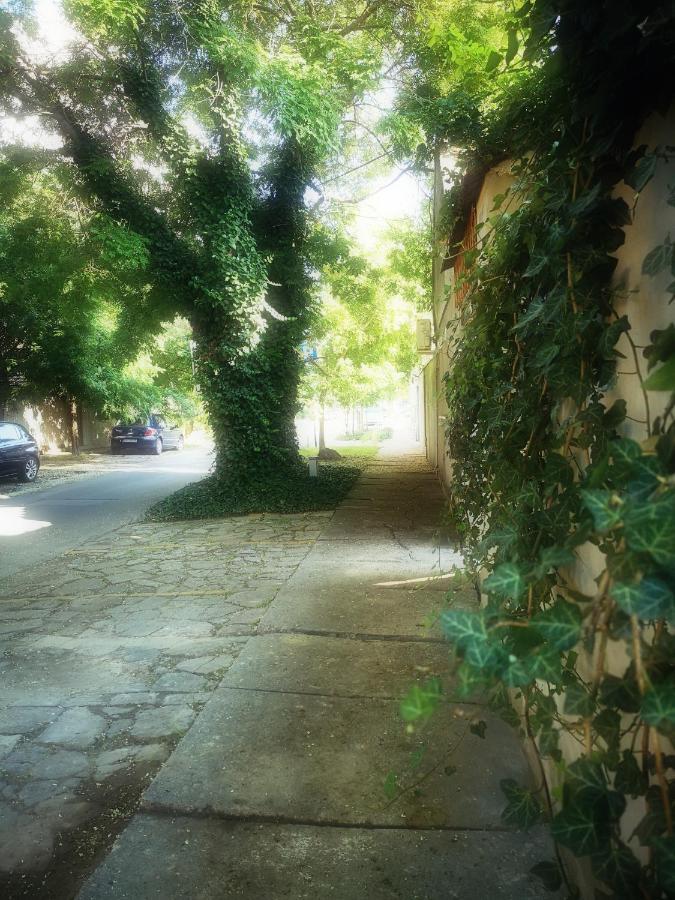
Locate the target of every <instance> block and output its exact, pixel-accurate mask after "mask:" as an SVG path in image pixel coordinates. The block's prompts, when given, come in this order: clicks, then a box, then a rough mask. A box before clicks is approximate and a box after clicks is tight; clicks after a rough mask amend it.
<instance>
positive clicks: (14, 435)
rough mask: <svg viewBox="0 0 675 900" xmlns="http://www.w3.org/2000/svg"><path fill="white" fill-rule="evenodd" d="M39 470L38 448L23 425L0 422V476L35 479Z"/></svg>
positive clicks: (20, 479) (21, 479)
mask: <svg viewBox="0 0 675 900" xmlns="http://www.w3.org/2000/svg"><path fill="white" fill-rule="evenodd" d="M39 471H40V448H39V447H38V445H37V441H36V440H35V438H34V437H33V436H32V435H30V434H28V432H27V431H26V429H25V428H24V427H23V425H17V424H16V423H15V422H0V476H6V475H14V476H16V477H17V478H18V479H19V481H35V479H36V478H37V474H38V472H39Z"/></svg>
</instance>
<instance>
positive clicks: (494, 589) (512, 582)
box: [483, 563, 525, 600]
mask: <svg viewBox="0 0 675 900" xmlns="http://www.w3.org/2000/svg"><path fill="white" fill-rule="evenodd" d="M483 588H484V590H485V591H486V592H487V593H489V594H495V595H496V596H497V597H511V598H512V599H513V600H518V599H520V597H521V596H522V595H523V593H524V592H525V579H524V578H523V576H522V573H521V571H520V569H519V568H518V566H517V565H516V564H515V563H502V564H501V565H500V566H497V568H496V569H495V570H494V572H493V573H492V574H491V575H489V576H488V577H487V578H486V579H485V581H484V582H483Z"/></svg>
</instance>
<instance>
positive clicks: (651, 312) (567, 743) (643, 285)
mask: <svg viewBox="0 0 675 900" xmlns="http://www.w3.org/2000/svg"><path fill="white" fill-rule="evenodd" d="M673 134H675V108H673V109H671V111H670V113H669V114H668V115H667V116H665V117H664V116H660V115H656V114H655V115H653V116H651V117H650V119H649V120H647V122H646V123H645V125H644V127H643V128H642V129H641V130H640V132H639V133H638V135H637V136H636V140H635V145H636V146H640V145H643V144H646V145H647V147H648V148H649V149H650V150H653V149H654V148H656V147H659V146H660V147H664V146H666V145H672V144H673ZM511 182H512V176H511V174H510V166H509V164H508V163H506V164H503V165H501V166H498V167H496V168H495V169H493V170H492V171H490V172H489V173H488V174H487V176H486V178H485V180H484V182H483V187H482V190H481V192H480V195H479V197H478V199H477V202H476V211H477V219H478V222H479V223H480V222H483V223H485V222H486V221H487V219H488V217H489V216H490V215H491V213H492V207H493V205H494V198H495V196H496V195H497V194H501V193H504V191H505V190H506V189H507V188H508V186H509V184H510V183H511ZM673 184H675V165H674V164H673V163H672V162H671V163H669V164H668V163H666V162H660V163H659V166H658V168H657V172H656V175H655V177H654V179H653V180H652V181H651V182H650V183H649V184H648V185H647V187H646V188H645V189H644V190H643V192H642V194H641V196H640V198H639V200H638V203H637V207H636V209H635V215H634V219H633V222H632V224H631V225H629V226H628V227H627V228H626V229H625V242H624V244H623V246H622V247H621V248H620V249H619V250H618V252H617V253H616V254H615V255H616V257H617V260H618V263H617V267H616V271H615V274H614V280H613V284H614V288H615V290H616V298H615V307H616V312H617V314H618V315H619V316H621V315H624V314H625V315H627V316H628V319H629V321H630V324H631V331H630V335H631V337H632V339H633V341H634V343H635V344H636V345H638V347H640V348H642V347H644V346H646V345H648V344H649V343H650V337H649V336H650V333H651V332H652V331H653V330H655V329H662V328H665V327H667V326H668V325H669V324H670V323H671V322H675V303H674V304H670V303H669V300H670V294H669V293H667V290H666V288H667V285H668V284H669V283H670V282H671V281H672V275H671V274H670V272H668V271H664V272H662V273H661V274H660V275H659V276H657V277H656V278H652V277H649V276H646V275H643V274H642V262H643V260H644V258H645V256H646V255H647V253H649V251H650V250H652V249H653V248H654V247H655V246H657V245H658V244H661V243H662V242H663V240H664V238H665V237H666V235H668V234H670V235H671V238H672V237H675V207H673V206H669V205H668V203H667V198H668V194H669V186H672V185H673ZM616 195H617V196H621V197H623V198H624V199H625V200H626V202H627V203H628V204H629V206H631V207H632V206H633V203H634V200H635V197H634V193H633V191H632V190H631V189H630V188H629V187H627V186H626V185H621V186H620V187H619V188H617V190H616ZM515 202H516V201H515V199H513V200H507V202H506V204H505V205H504V206H503V207H502V211H503V210H504V209H507V208H508V205H509V204H513V203H515ZM488 230H489V229H483V233H482V237H483V239H485V238H486V232H487V231H488ZM479 233H480V232H479ZM436 266H437V268H436V269H435V272H436V275H435V279H434V289H435V293H434V297H435V304H436V310H435V311H436V321H437V348H436V355H435V358H434V362H435V376H436V377H435V378H434V381H433V384H434V390H435V395H436V403H435V406H434V408H433V409H431V408H430V403H427V404H425V410H427V412H426V415H427V416H428V417H434V418H435V420H436V422H438V421H439V417H440V416H443V415H444V414H445V412H446V410H445V407H444V405H443V404H444V399H443V391H442V390H440V391H439V385H440V384H441V382H442V378H443V375H444V374H445V373H446V372H447V371H448V370H449V368H450V367H451V364H452V359H451V358H452V346H451V342H450V341H449V340H448V334H447V325H448V324H449V323H450V322H452V321H453V320H454V319H455V318H456V316H457V313H458V310H457V309H456V308H455V302H454V295H453V293H452V291H451V292H450V295H449V296H448V297H446V296H444V294H445V289H444V288H445V285H444V279H443V278H442V277H441V263H440V262H437V263H436ZM448 281H450V286H451V279H448V276H447V275H445V283H446V284H447V282H448ZM617 349H618V350H619V351H620V352H621V353H622V354H623V355H624V357H625V358H624V359H622V360H620V364H619V367H618V368H619V374H618V377H617V380H616V383H615V385H614V386H613V388H612V389H611V391H610V392H609V393H608V395H607V397H606V400H605V404H606V405H607V406H608V407H609V406H611V405H612V403H613V402H614V401H615V400H616V399H619V398H623V399H625V400H626V402H627V407H628V415H629V416H630V417H631V418H629V419H627V420H626V421H625V422H624V423H623V425H622V426H621V428H620V431H621V432H622V433H623V434H624V435H625V436H627V437H631V438H633V439H634V440H637V441H639V442H642V441H645V440H647V438H648V433H647V426H646V418H647V416H646V409H645V398H644V394H643V391H642V389H641V385H640V380H639V378H638V376H637V375H636V374H635V358H634V356H633V352H632V349H631V347H630V344H629V341H628V339H627V338H626V337H625V336H622V338H621V340H620V342H619V344H618V346H617ZM638 365H639V366H640V369H641V371H642V373H643V375H645V374H646V361H645V359H644V357H643V356H642V350H641V349H639V350H638ZM429 380H431V379H429ZM425 384H426V380H425ZM430 389H431V388H430ZM668 398H669V394H668V393H654V392H649V393H648V402H649V406H650V414H651V418H652V420H653V418H654V417H655V416H657V415H659V414H660V413H661V412H662V411H663V409H664V407H665V405H666V403H667V402H668ZM442 430H443V429H442V428H440V429H437V432H436V437H437V436H438V432H439V431H440V432H442ZM428 433H429V434H432V433H433V428H432V427H428ZM428 452H429V458H430V460H431V461H432V462H434V464H436V461H437V464H438V469H439V476H440V477H441V478H442V480H443V481H444V482H445V483H446V484H447V483H448V482H449V481H450V479H451V461H450V460H449V459H448V456H447V453H446V452H445V450H444V448H443V447H441V446H440V444H439V443H438V442H436V443H435V444H434V446H433V447H429V446H428ZM577 556H578V560H577V563H576V565H575V566H574V568H573V570H572V571H571V572H570V573H569V574H570V577H571V578H572V579H573V580H574V581H575V582H576V584H577V585H578V587H579V589H580V590H582V591H583V592H584V593H588V594H593V593H595V591H596V590H597V586H596V582H595V579H596V578H597V576H598V575H599V574H600V572H601V571H602V570H603V569H604V560H603V557H602V554H601V553H600V552H599V550H598V549H597V548H596V547H595V546H593V545H590V544H589V545H586V546H584V547H582V548H581V549H580V551H579V552H578V554H577ZM577 649H578V650H579V653H580V658H579V664H580V666H581V667H582V673H583V668H584V666H585V668H586V672H587V673H590V672H591V671H592V665H593V656H592V654H589V653H587V652H585V651H584V649H583V648H582V647H579V648H577ZM629 661H630V660H629V657H628V655H627V653H626V650H625V646H624V644H623V643H620V644H619V643H616V642H612V641H610V642H609V644H608V647H607V654H606V669H607V671H608V672H610V673H611V674H614V675H618V676H621V675H623V673H624V671H625V669H626V667H627V666H628V664H629ZM561 750H562V752H563V755H564V756H565V758H566V759H567V760H568V761H571V760H572V759H574V758H576V757H577V756H578V755H579V745H578V743H577V742H576V741H573V740H572V739H571V738H570V737H569V736H567V735H565V734H563V735H562V739H561ZM526 752H528V755H529V756H530V759H531V762H532V766H533V770H534V772H535V779H538V778H539V766H538V763H537V761H536V760H535V758H534V756H533V755H532V753H531V750H530V751H528V748H527V747H526ZM545 771H546V775H547V779H548V781H549V783H550V785H551V786H552V787H555V786H556V783H557V781H558V773H557V771H556V769H555V767H554V766H552V765H549V764H547V763H545ZM643 813H644V809H643V804H642V803H638V802H634V803H633V805H632V806H629V808H628V810H627V812H626V815H625V817H624V819H623V820H622V825H623V827H624V838H625V839H626V840H628V839H629V837H630V834H631V833H632V831H633V828H634V826H635V824H637V821H638V820H639V819H640V818H641V817H642V815H643ZM631 847H632V849H633V850H635V851H636V852H640V849H639V846H638V845H637V843H636V841H635V840H633V841H632V842H631ZM569 863H570V869H571V870H572V871H571V874H572V876H573V877H574V878H575V880H576V881H577V883H578V884H579V885H580V886H581V891H582V897H583V900H591V898H592V897H593V896H594V891H593V887H592V879H591V877H590V873H589V870H588V867H586V866H585V865H584V863H583V862H580V861H578V860H575V859H570V860H569Z"/></svg>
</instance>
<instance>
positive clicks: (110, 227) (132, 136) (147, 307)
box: [0, 0, 396, 496]
mask: <svg viewBox="0 0 675 900" xmlns="http://www.w3.org/2000/svg"><path fill="white" fill-rule="evenodd" d="M379 6H380V4H378V7H379ZM381 6H382V9H379V8H376V9H373V10H369V11H367V12H366V13H364V11H363V9H362V8H360V6H359V4H356V3H354V2H351V0H344V2H341V3H339V4H338V5H337V8H336V5H335V4H333V3H325V2H316V0H314V2H311V0H307V2H306V3H305V2H302V0H301V2H298V3H296V4H294V5H293V11H292V14H291V15H289V14H288V10H287V9H284V8H283V7H282V5H277V4H272V5H270V7H269V8H264V9H263V8H262V7H260V8H259V7H255V8H252V7H251V5H250V4H248V3H237V2H235V3H232V4H229V5H228V6H227V10H224V8H223V6H222V4H220V3H217V2H215V0H198V2H195V3H190V4H187V5H183V6H181V7H180V8H178V7H177V6H176V4H175V3H173V2H171V0H156V2H153V3H151V4H150V3H147V2H145V0H105V2H101V3H98V2H92V0H69V2H68V3H67V4H66V12H67V14H68V16H69V19H70V21H71V23H72V24H73V25H74V26H75V27H76V29H78V30H80V31H81V32H83V33H84V34H85V36H86V38H87V40H86V42H82V43H81V44H79V45H78V48H77V52H76V53H73V54H68V53H67V52H65V53H63V54H57V55H56V56H54V57H50V59H49V60H48V61H46V62H45V64H44V65H42V64H41V65H40V66H39V67H33V66H32V65H31V61H30V59H29V57H30V54H28V55H27V54H26V53H25V52H24V51H23V50H22V48H21V46H20V42H21V38H20V36H18V35H19V33H20V32H19V30H18V29H17V30H14V31H12V30H10V29H9V28H7V29H3V41H2V50H1V52H2V60H3V67H2V80H1V82H0V104H2V105H3V107H4V108H5V109H7V110H16V109H18V108H21V109H22V111H23V112H25V113H26V114H31V113H32V114H35V115H37V116H39V117H40V118H41V121H42V122H44V123H46V125H47V127H48V128H53V129H54V130H55V131H56V132H57V136H58V137H60V138H61V140H62V142H63V146H62V150H61V152H60V156H59V158H60V159H61V160H65V161H67V164H68V166H69V169H70V171H72V172H74V178H73V184H74V186H75V189H76V191H77V194H78V198H79V199H80V200H82V199H84V200H85V201H86V203H87V205H89V206H91V207H92V208H93V209H94V211H95V212H96V213H97V214H98V218H97V219H95V220H94V221H93V222H92V233H94V232H95V231H97V230H98V231H99V232H104V234H103V235H102V240H101V253H102V256H101V258H102V259H104V260H106V259H107V260H111V259H114V260H115V261H116V263H115V264H116V265H117V262H118V261H119V260H120V259H121V258H124V260H125V264H126V265H132V264H133V263H134V261H135V262H136V264H138V265H142V266H143V267H144V272H145V280H146V283H147V287H148V290H147V292H146V293H145V295H144V298H143V302H142V305H143V308H144V312H145V314H146V316H145V318H146V320H149V319H154V320H155V321H168V320H171V319H173V317H174V316H175V315H176V314H179V315H182V316H184V317H185V318H187V319H188V320H189V322H190V324H191V326H192V329H193V334H194V340H195V343H196V345H197V346H196V352H195V362H196V368H197V380H198V383H199V385H200V388H201V394H202V396H203V398H204V403H205V406H206V409H207V411H208V414H209V417H210V421H211V425H212V428H213V432H214V436H215V440H216V445H217V449H218V455H217V470H218V472H221V471H222V472H225V471H227V472H228V473H230V474H231V473H232V472H233V471H235V470H236V471H237V472H240V473H241V474H242V475H245V474H246V473H249V472H250V471H251V470H252V469H256V470H257V472H258V473H259V475H260V476H261V477H266V476H267V475H269V477H270V478H271V479H272V481H273V480H274V479H275V478H276V473H277V472H278V471H279V470H280V469H285V470H287V471H288V473H289V475H290V476H291V477H293V476H294V475H298V474H299V473H300V472H301V470H302V464H301V462H300V458H299V454H298V448H297V443H296V438H295V431H294V424H293V423H294V416H295V413H296V411H297V406H298V398H297V390H298V381H299V377H300V373H301V370H302V361H301V358H300V355H299V353H298V348H299V347H300V345H301V343H302V341H303V339H304V338H305V336H306V334H307V332H308V329H309V325H310V313H311V309H312V305H313V299H314V284H313V281H312V278H311V272H310V259H309V253H308V243H307V237H308V231H309V228H308V217H307V212H306V209H305V195H306V192H307V188H308V186H309V185H310V184H311V183H312V182H313V179H314V178H315V177H316V174H317V171H318V169H319V168H320V167H321V166H322V165H324V164H325V161H326V157H327V156H328V155H330V154H332V153H334V152H335V151H336V148H337V147H338V143H339V136H340V135H339V128H338V126H339V122H340V119H341V116H342V115H343V112H344V110H345V109H346V108H348V107H349V106H350V105H351V104H353V103H354V101H355V99H356V98H357V96H358V95H359V94H360V93H362V92H364V91H366V90H367V89H369V88H370V87H371V86H372V85H373V84H374V83H375V79H376V78H377V75H378V73H379V69H380V62H381V59H382V54H383V51H382V41H383V39H384V38H385V37H386V35H387V34H388V31H389V29H390V28H391V26H392V22H393V20H394V19H395V18H396V13H395V12H394V11H393V9H392V8H390V7H389V4H382V5H381ZM17 15H18V13H17ZM3 17H5V18H7V23H6V24H12V19H11V16H10V15H9V14H7V16H5V14H4V13H3ZM3 24H5V23H3ZM17 24H19V25H26V27H28V28H30V27H32V23H31V22H30V21H24V22H20V23H17ZM110 123H113V124H110ZM122 306H123V308H124V311H125V312H131V311H132V310H133V308H134V304H132V303H128V304H127V303H123V304H122ZM146 324H147V322H146ZM147 333H148V331H147V330H146V334H147ZM270 496H271V495H270Z"/></svg>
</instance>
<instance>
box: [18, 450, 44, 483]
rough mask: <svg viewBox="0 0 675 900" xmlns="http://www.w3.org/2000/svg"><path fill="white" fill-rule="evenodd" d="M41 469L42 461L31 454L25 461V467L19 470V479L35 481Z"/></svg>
mask: <svg viewBox="0 0 675 900" xmlns="http://www.w3.org/2000/svg"><path fill="white" fill-rule="evenodd" d="M39 470H40V463H39V462H38V460H37V459H36V458H35V457H34V456H29V457H28V459H27V460H26V462H25V463H24V467H23V469H22V470H21V471H20V472H19V481H24V482H29V483H30V482H31V481H35V479H36V478H37V474H38V472H39Z"/></svg>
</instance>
